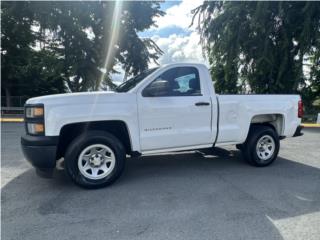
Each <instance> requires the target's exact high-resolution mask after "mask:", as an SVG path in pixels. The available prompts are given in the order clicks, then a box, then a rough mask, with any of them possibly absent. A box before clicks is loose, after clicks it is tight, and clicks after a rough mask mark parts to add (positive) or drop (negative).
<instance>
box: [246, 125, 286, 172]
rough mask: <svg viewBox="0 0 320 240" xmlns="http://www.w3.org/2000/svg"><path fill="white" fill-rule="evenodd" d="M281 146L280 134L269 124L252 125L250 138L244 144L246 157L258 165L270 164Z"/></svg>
mask: <svg viewBox="0 0 320 240" xmlns="http://www.w3.org/2000/svg"><path fill="white" fill-rule="evenodd" d="M279 148H280V141H279V136H278V134H277V133H276V131H275V130H274V129H273V128H272V127H269V126H264V125H256V126H252V127H251V128H250V131H249V135H248V138H247V140H246V142H245V143H244V144H243V146H242V149H241V150H242V152H243V155H244V158H245V159H246V160H247V162H248V163H250V164H251V165H254V166H257V167H265V166H268V165H270V164H271V163H272V162H273V161H274V160H275V159H276V158H277V156H278V153H279Z"/></svg>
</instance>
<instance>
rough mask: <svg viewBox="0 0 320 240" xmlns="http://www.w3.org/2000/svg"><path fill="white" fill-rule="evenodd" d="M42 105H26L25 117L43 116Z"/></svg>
mask: <svg viewBox="0 0 320 240" xmlns="http://www.w3.org/2000/svg"><path fill="white" fill-rule="evenodd" d="M43 114H44V110H43V107H26V117H27V118H40V117H43Z"/></svg>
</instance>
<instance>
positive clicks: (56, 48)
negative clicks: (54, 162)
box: [1, 1, 164, 103]
mask: <svg viewBox="0 0 320 240" xmlns="http://www.w3.org/2000/svg"><path fill="white" fill-rule="evenodd" d="M1 14H2V21H1V28H2V30H1V41H2V45H1V60H2V65H1V72H2V79H3V81H2V89H3V90H5V91H4V92H5V95H6V96H7V99H8V100H9V99H10V95H11V94H12V91H14V94H21V93H22V94H31V96H34V95H41V94H49V93H57V92H64V91H72V92H76V91H88V90H98V89H100V88H104V87H105V86H106V85H107V86H111V87H112V86H113V84H112V81H111V75H110V74H111V73H114V72H115V70H114V66H115V65H116V64H120V65H122V66H123V68H124V69H125V71H126V72H127V74H136V73H139V72H141V71H144V70H145V69H146V68H147V67H148V63H149V62H150V61H157V59H158V58H159V56H160V54H161V53H162V52H161V50H160V49H159V48H158V47H157V45H156V44H155V43H154V42H153V41H152V40H151V39H141V38H140V37H139V36H138V32H140V31H144V30H145V29H147V28H150V27H151V26H152V25H154V24H155V22H154V17H155V16H160V15H163V14H164V13H163V12H162V11H161V10H160V4H159V2H151V1H150V2H145V1H143V2H122V1H114V2H111V1H107V2H101V1H99V2H98V1H84V2H82V1H81V2H37V1H34V2H3V3H2V4H1ZM113 87H114V86H113ZM7 103H9V102H7Z"/></svg>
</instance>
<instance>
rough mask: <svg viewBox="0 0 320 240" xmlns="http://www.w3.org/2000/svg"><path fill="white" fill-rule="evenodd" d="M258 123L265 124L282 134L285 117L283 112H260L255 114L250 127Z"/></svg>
mask: <svg viewBox="0 0 320 240" xmlns="http://www.w3.org/2000/svg"><path fill="white" fill-rule="evenodd" d="M256 125H264V126H269V127H271V128H273V129H274V130H275V131H276V133H277V134H278V135H279V136H281V135H282V134H283V126H284V117H283V115H281V114H260V115H256V116H253V118H252V119H251V123H250V128H251V127H252V126H256Z"/></svg>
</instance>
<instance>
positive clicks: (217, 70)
mask: <svg viewBox="0 0 320 240" xmlns="http://www.w3.org/2000/svg"><path fill="white" fill-rule="evenodd" d="M193 13H194V19H193V22H194V20H195V19H196V18H197V19H198V30H199V32H200V34H201V38H202V44H203V48H204V51H205V52H206V54H207V55H208V57H209V62H210V66H211V72H212V75H213V78H214V79H215V80H216V88H217V90H218V91H219V92H222V93H235V92H252V93H304V91H303V89H307V88H308V89H309V90H311V88H312V90H311V92H316V91H318V93H319V75H320V74H319V49H320V48H319V47H320V45H319V44H320V4H319V3H317V2H291V1H289V2H260V1H257V2H220V1H219V2H207V1H205V2H204V3H203V4H202V5H201V6H199V7H198V8H196V9H195V10H194V11H193ZM308 64H309V65H311V67H309V69H311V74H310V76H308V74H307V73H306V69H308V67H306V66H307V65H308ZM316 89H318V90H316Z"/></svg>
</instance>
